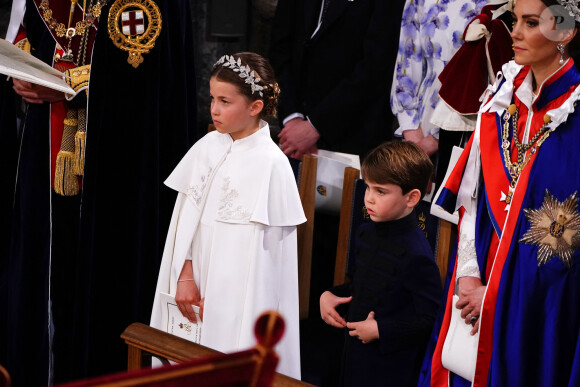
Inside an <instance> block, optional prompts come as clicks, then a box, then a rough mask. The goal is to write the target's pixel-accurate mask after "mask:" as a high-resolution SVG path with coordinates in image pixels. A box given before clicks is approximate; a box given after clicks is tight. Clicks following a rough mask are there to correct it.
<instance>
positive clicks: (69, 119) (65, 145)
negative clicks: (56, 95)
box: [54, 109, 79, 196]
mask: <svg viewBox="0 0 580 387" xmlns="http://www.w3.org/2000/svg"><path fill="white" fill-rule="evenodd" d="M76 130H77V110H76V109H69V110H68V111H67V113H66V118H65V119H64V129H63V133H62V142H61V144H60V150H59V152H58V155H57V156H56V172H55V175H54V190H55V192H56V193H57V194H59V195H63V196H73V195H77V194H78V193H79V182H78V178H77V176H76V175H75V174H74V171H73V163H74V156H75V155H74V149H75V144H74V138H75V133H76Z"/></svg>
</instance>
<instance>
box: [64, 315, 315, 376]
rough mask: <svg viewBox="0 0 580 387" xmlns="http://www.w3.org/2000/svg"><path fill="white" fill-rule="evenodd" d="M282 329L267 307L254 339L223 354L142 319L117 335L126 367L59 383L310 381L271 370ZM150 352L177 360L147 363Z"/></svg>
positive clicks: (278, 320)
mask: <svg viewBox="0 0 580 387" xmlns="http://www.w3.org/2000/svg"><path fill="white" fill-rule="evenodd" d="M283 331H284V320H283V319H282V317H281V316H280V314H278V313H277V312H273V311H269V312H265V313H264V314H262V316H260V317H259V318H258V320H257V322H256V327H255V333H256V338H257V341H258V344H257V345H256V346H254V347H253V348H250V349H248V350H245V351H239V352H235V353H231V354H224V353H220V352H218V351H214V350H212V349H209V348H207V347H203V346H201V345H198V344H195V343H193V342H190V341H187V340H185V339H182V338H179V337H177V336H173V335H171V334H169V333H166V332H163V331H160V330H158V329H155V328H152V327H149V326H148V325H145V324H141V323H134V324H131V325H130V326H129V327H127V329H125V331H124V332H123V334H122V335H121V338H123V339H124V340H125V342H126V343H127V345H128V348H129V351H128V367H127V368H128V371H127V372H123V373H118V374H113V375H105V376H102V377H98V378H92V379H85V380H80V381H76V382H72V383H67V384H64V385H61V387H81V386H83V387H85V386H87V387H88V386H107V387H113V386H115V387H121V386H177V385H195V386H201V387H208V386H256V387H269V386H283V387H286V386H288V387H294V386H310V385H309V384H308V383H304V382H301V381H299V380H296V379H293V378H290V377H288V376H285V375H282V374H278V373H276V372H275V369H276V365H277V364H278V355H277V354H276V352H275V351H274V346H275V345H276V343H278V342H279V340H280V339H281V337H282V335H283ZM151 356H155V357H157V358H159V359H160V360H162V361H164V362H166V363H169V361H173V362H175V363H177V364H173V365H170V364H168V365H166V366H162V367H157V368H151V367H150V366H151Z"/></svg>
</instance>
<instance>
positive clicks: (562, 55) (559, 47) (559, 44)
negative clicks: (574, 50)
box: [556, 43, 566, 64]
mask: <svg viewBox="0 0 580 387" xmlns="http://www.w3.org/2000/svg"><path fill="white" fill-rule="evenodd" d="M564 47H566V46H564V44H563V43H558V45H556V49H557V50H558V52H559V53H560V61H559V63H560V64H562V63H564Z"/></svg>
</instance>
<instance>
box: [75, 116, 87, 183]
mask: <svg viewBox="0 0 580 387" xmlns="http://www.w3.org/2000/svg"><path fill="white" fill-rule="evenodd" d="M86 139H87V110H86V109H79V110H78V130H77V133H76V134H75V162H74V174H75V175H78V176H82V175H83V171H84V169H85V142H86Z"/></svg>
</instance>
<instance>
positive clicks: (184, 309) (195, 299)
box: [175, 281, 201, 323]
mask: <svg viewBox="0 0 580 387" xmlns="http://www.w3.org/2000/svg"><path fill="white" fill-rule="evenodd" d="M175 302H176V303H177V307H178V308H179V311H180V312H181V314H182V315H183V317H185V318H187V319H188V320H189V321H191V322H192V323H196V322H197V319H196V318H195V312H194V311H193V307H192V306H191V305H198V306H200V317H201V305H200V304H201V299H200V295H199V289H198V288H197V285H196V283H195V281H183V282H178V283H177V292H176V293H175Z"/></svg>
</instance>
